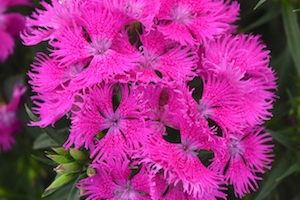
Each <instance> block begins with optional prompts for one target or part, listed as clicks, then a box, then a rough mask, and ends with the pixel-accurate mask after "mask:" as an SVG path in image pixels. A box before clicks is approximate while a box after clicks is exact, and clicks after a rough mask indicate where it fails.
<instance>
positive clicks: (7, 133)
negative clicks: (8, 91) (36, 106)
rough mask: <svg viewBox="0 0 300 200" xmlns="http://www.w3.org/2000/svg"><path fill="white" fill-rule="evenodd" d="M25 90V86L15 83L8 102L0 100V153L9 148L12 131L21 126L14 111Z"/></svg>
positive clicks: (11, 142) (13, 140)
mask: <svg viewBox="0 0 300 200" xmlns="http://www.w3.org/2000/svg"><path fill="white" fill-rule="evenodd" d="M25 91H26V87H23V86H22V85H21V84H16V85H15V86H14V90H13V94H12V98H11V101H10V102H9V104H7V105H6V104H5V103H4V102H1V101H0V153H1V152H2V151H8V150H9V149H11V146H12V145H13V144H14V143H15V139H14V137H13V135H14V133H16V132H17V131H19V130H20V129H21V128H22V124H21V122H20V121H19V119H18V117H17V113H16V112H17V109H18V107H19V103H20V100H21V97H22V95H23V94H24V93H25ZM0 100H1V99H0Z"/></svg>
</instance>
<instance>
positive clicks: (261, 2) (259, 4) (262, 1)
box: [253, 0, 267, 10]
mask: <svg viewBox="0 0 300 200" xmlns="http://www.w3.org/2000/svg"><path fill="white" fill-rule="evenodd" d="M266 1H267V0H260V1H259V2H258V3H257V4H256V5H255V7H254V8H253V10H256V9H257V8H258V7H259V6H261V5H262V4H263V3H265V2H266Z"/></svg>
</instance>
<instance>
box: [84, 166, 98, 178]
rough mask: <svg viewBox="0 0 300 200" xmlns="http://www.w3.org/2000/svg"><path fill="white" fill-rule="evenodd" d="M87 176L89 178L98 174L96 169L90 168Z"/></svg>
mask: <svg viewBox="0 0 300 200" xmlns="http://www.w3.org/2000/svg"><path fill="white" fill-rule="evenodd" d="M86 174H87V175H88V177H93V176H95V174H96V170H95V169H94V168H91V167H88V168H87V170H86Z"/></svg>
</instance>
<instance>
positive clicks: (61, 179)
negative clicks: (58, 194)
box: [43, 174, 76, 197]
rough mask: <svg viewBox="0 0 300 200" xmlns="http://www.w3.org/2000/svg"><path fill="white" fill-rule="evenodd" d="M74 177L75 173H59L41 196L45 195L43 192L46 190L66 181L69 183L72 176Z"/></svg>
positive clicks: (59, 185) (61, 184) (57, 186)
mask: <svg viewBox="0 0 300 200" xmlns="http://www.w3.org/2000/svg"><path fill="white" fill-rule="evenodd" d="M75 177H76V174H61V175H59V176H58V177H57V178H56V179H55V180H54V181H53V182H52V183H51V184H50V185H49V186H48V187H47V188H46V189H45V192H44V194H43V197H44V196H46V195H45V194H46V193H47V191H49V190H52V189H56V188H59V187H61V186H63V185H65V184H67V183H69V182H70V181H71V180H73V178H75Z"/></svg>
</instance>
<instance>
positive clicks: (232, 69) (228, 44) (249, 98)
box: [199, 34, 277, 126]
mask: <svg viewBox="0 0 300 200" xmlns="http://www.w3.org/2000/svg"><path fill="white" fill-rule="evenodd" d="M265 48H266V45H265V44H263V43H262V42H261V41H260V39H259V36H253V35H245V34H239V35H236V36H231V35H223V36H222V37H220V38H217V39H215V40H212V41H210V43H209V45H207V46H206V47H205V49H204V53H202V57H201V64H200V66H199V67H200V70H202V71H209V72H210V73H212V74H214V76H216V77H218V79H228V84H230V85H231V87H233V88H235V89H234V90H237V92H239V93H240V95H239V96H238V98H240V99H242V102H243V103H244V105H243V107H244V109H243V113H244V115H243V116H242V118H244V119H245V120H246V122H245V123H246V124H248V126H255V125H257V124H262V123H263V122H264V120H268V119H270V117H271V116H272V114H271V112H270V109H271V108H272V107H273V105H272V104H273V102H274V99H275V98H276V95H275V94H274V91H275V90H276V89H277V86H276V77H275V75H274V71H273V70H272V69H271V68H270V67H269V62H270V56H269V51H268V50H265ZM216 52H218V53H216Z"/></svg>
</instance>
